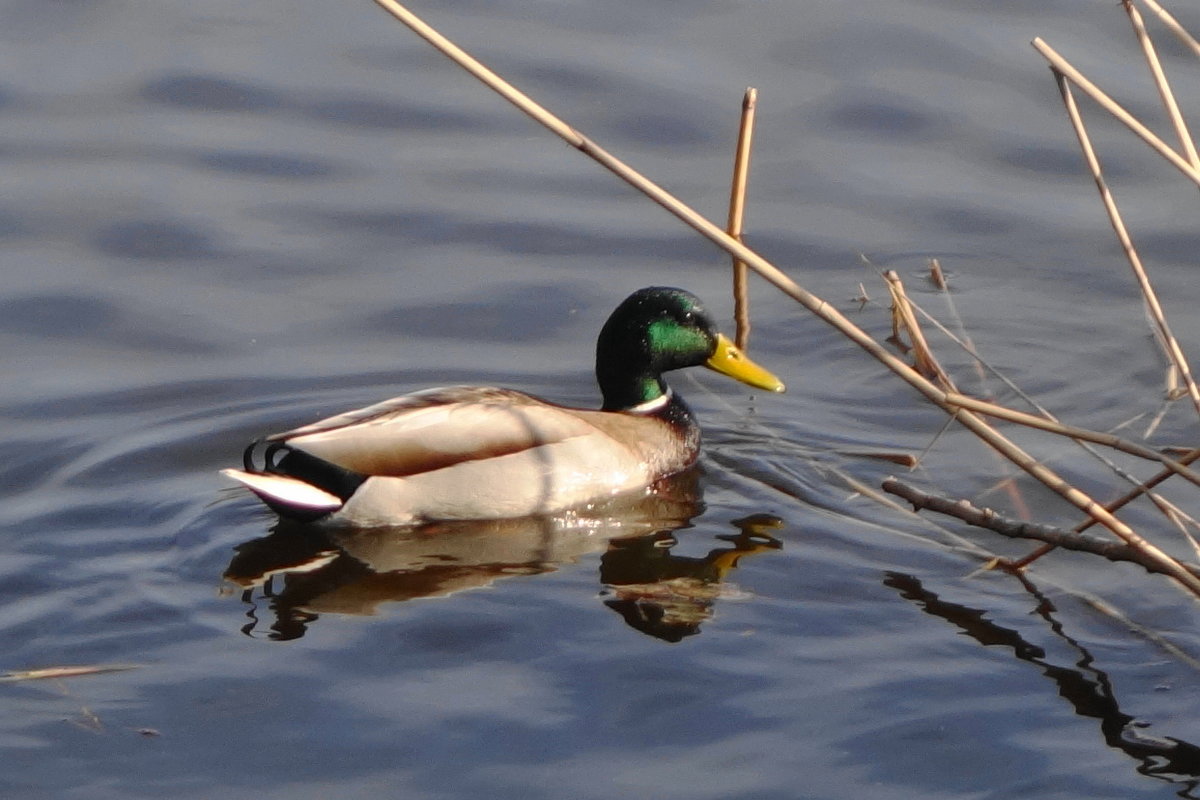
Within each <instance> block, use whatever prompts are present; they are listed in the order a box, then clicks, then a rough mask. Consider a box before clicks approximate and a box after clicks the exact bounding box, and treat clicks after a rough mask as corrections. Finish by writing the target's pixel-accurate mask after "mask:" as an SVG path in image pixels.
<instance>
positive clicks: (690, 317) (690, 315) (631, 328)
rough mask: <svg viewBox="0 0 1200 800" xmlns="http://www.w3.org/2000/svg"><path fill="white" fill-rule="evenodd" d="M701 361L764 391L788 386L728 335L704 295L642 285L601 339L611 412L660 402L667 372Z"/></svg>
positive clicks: (600, 374)
mask: <svg viewBox="0 0 1200 800" xmlns="http://www.w3.org/2000/svg"><path fill="white" fill-rule="evenodd" d="M700 365H704V366H706V367H708V368H709V369H713V370H716V371H717V372H720V373H723V374H725V375H728V376H730V377H731V378H736V379H737V380H739V381H741V382H742V383H746V384H749V385H750V386H755V387H757V388H759V389H766V390H767V391H771V392H782V391H783V389H784V386H783V383H782V382H780V380H779V379H778V378H776V377H775V376H774V375H772V374H771V373H770V372H767V371H766V370H765V369H763V368H762V367H760V366H758V365H757V364H755V363H754V362H753V361H751V360H750V359H749V358H747V357H746V356H745V355H744V354H743V353H742V351H741V350H739V349H738V348H737V347H735V346H734V345H733V343H732V342H730V341H729V339H727V338H726V337H725V336H724V335H722V334H721V333H720V332H719V331H718V330H717V325H716V323H715V322H713V319H712V317H711V316H709V314H708V312H707V311H706V310H705V309H704V305H703V304H702V303H701V302H700V299H699V298H698V297H696V296H695V295H694V294H692V293H691V292H685V291H684V290H683V289H672V288H668V287H662V286H652V287H650V288H647V289H639V290H638V291H636V292H634V293H633V294H631V295H630V296H629V297H628V298H626V299H625V302H623V303H621V305H619V306H617V309H616V311H614V312H613V313H612V316H610V317H609V318H608V322H606V323H604V328H603V329H602V330H601V331H600V338H599V339H598V340H597V341H596V379H597V380H598V381H599V383H600V391H601V393H602V394H603V395H604V408H605V410H607V411H616V410H622V409H630V408H634V407H635V406H639V405H642V404H643V403H649V402H652V401H654V400H657V399H658V398H660V397H662V396H663V395H664V394H666V391H667V386H666V384H665V383H663V380H662V374H663V373H664V372H668V371H670V370H673V369H682V368H683V367H696V366H700Z"/></svg>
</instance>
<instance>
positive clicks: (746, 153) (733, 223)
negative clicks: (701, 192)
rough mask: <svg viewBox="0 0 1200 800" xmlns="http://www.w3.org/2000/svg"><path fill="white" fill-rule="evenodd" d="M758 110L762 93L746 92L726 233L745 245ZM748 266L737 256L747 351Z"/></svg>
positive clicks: (740, 328) (738, 323)
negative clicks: (751, 154) (751, 153)
mask: <svg viewBox="0 0 1200 800" xmlns="http://www.w3.org/2000/svg"><path fill="white" fill-rule="evenodd" d="M757 106H758V90H757V89H755V88H754V87H753V86H751V87H749V88H747V89H746V94H745V96H744V97H743V98H742V119H741V124H740V125H739V126H738V139H737V149H736V150H735V151H734V155H733V183H732V186H731V187H730V190H729V223H728V224H727V225H726V226H725V231H726V232H727V233H728V234H729V235H730V236H732V237H733V238H734V239H737V240H738V241H739V242H740V241H742V224H743V222H744V220H745V216H746V185H747V183H748V182H749V180H750V152H751V146H752V144H753V142H754V116H755V110H756V108H757ZM747 274H748V270H747V269H746V262H744V261H742V260H741V259H740V258H738V257H737V256H733V320H734V325H735V328H736V329H735V331H734V341H735V342H736V343H737V346H738V347H740V348H741V349H742V350H745V349H746V348H747V346H748V345H749V344H750V293H749V290H748V288H747V286H746V284H747V281H746V278H747Z"/></svg>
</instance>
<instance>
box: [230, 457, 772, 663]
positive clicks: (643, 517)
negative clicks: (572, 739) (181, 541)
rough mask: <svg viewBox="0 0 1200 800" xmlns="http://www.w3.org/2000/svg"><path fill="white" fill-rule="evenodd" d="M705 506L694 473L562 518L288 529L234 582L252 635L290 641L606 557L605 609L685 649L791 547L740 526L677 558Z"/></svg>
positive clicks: (240, 552)
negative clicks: (727, 590) (331, 624)
mask: <svg viewBox="0 0 1200 800" xmlns="http://www.w3.org/2000/svg"><path fill="white" fill-rule="evenodd" d="M703 508H704V506H703V502H702V500H701V493H700V487H699V483H698V473H697V471H696V470H691V471H689V472H685V473H683V474H681V475H677V476H673V477H672V478H668V479H666V480H664V481H661V482H660V483H659V484H657V485H656V486H655V487H654V489H653V490H652V491H651V492H648V493H646V494H637V495H636V496H624V497H618V498H614V499H612V500H609V501H606V502H604V503H601V504H593V505H589V506H587V507H585V508H578V509H573V510H571V511H569V512H564V513H561V514H555V515H546V516H538V517H523V518H519V519H505V520H471V521H453V522H430V523H425V524H422V525H417V526H408V527H376V528H355V527H336V528H335V527H330V526H321V525H305V524H300V523H295V522H289V521H280V522H278V523H277V524H276V525H275V526H274V527H273V528H272V529H271V532H270V534H269V535H267V536H265V537H263V538H259V539H252V540H250V541H247V542H244V543H242V544H240V545H238V546H237V547H235V548H234V550H235V551H236V552H235V555H234V557H233V558H232V560H231V561H230V563H229V566H228V567H227V568H226V570H225V573H224V578H225V580H226V581H228V582H229V583H231V584H233V585H234V586H236V587H238V588H240V589H241V590H242V592H241V596H242V601H243V602H244V603H245V604H246V605H247V611H246V616H247V617H248V618H249V622H247V623H246V624H244V625H243V627H242V632H243V633H245V634H246V635H247V636H251V637H256V638H257V637H264V638H267V639H271V640H276V641H287V640H292V639H298V638H300V637H302V636H304V635H305V633H307V631H308V628H309V626H310V625H312V624H313V623H315V622H316V621H317V620H318V619H320V618H321V617H322V616H323V615H327V614H347V615H373V614H376V613H377V612H378V610H379V607H380V606H381V605H383V604H385V603H399V602H405V601H408V600H415V599H418V598H445V597H450V596H452V595H455V594H457V593H459V592H463V591H466V590H469V589H477V588H482V587H486V586H491V585H493V584H495V583H497V582H498V581H502V580H506V579H510V578H514V577H518V576H529V575H539V574H545V573H549V572H553V571H555V570H557V569H559V568H560V567H562V566H565V565H568V564H572V563H575V562H577V561H579V560H580V558H582V557H583V556H585V555H587V554H589V553H593V552H597V551H604V555H603V557H602V558H601V567H600V580H601V582H602V583H604V584H606V585H607V586H608V587H609V588H608V589H607V590H606V591H605V592H604V597H605V605H606V606H607V607H608V608H611V609H613V610H614V611H616V612H617V613H619V614H620V615H621V617H622V618H623V619H624V620H625V621H626V622H627V623H628V624H629V625H630V626H631V627H633V628H634V629H636V630H639V631H641V632H643V633H646V634H647V635H650V636H653V637H655V638H658V639H662V640H664V641H668V642H678V641H680V640H682V639H683V638H685V637H687V636H692V635H695V634H697V633H699V632H700V623H701V622H703V621H704V620H707V619H709V618H711V617H712V615H713V607H714V605H715V603H716V601H717V599H718V598H719V597H720V594H721V584H722V581H723V579H724V578H725V576H726V574H727V573H728V572H729V571H730V570H732V569H733V568H735V567H736V566H737V564H738V561H739V560H740V559H741V558H743V557H744V556H747V555H751V554H754V553H760V552H765V551H769V550H778V549H779V548H780V547H781V544H780V543H779V542H778V540H776V539H774V538H773V537H771V536H770V535H769V534H767V533H766V530H767V529H770V528H776V527H780V526H782V524H783V523H782V521H781V520H779V519H778V518H777V517H771V516H767V515H756V516H753V517H748V518H746V519H744V520H738V521H737V522H735V523H734V524H735V525H736V526H738V527H739V529H740V533H738V534H736V535H721V536H718V537H717V538H718V539H720V540H722V541H723V542H726V543H727V545H724V546H721V547H718V548H715V549H713V550H712V551H711V552H709V553H708V554H707V555H705V556H703V557H698V558H693V557H688V556H682V555H675V554H673V553H672V552H671V548H672V547H674V546H675V545H676V544H677V543H678V540H677V539H676V538H675V537H674V535H673V533H672V532H673V531H677V530H680V529H682V528H687V527H691V521H692V519H693V518H695V517H696V516H697V515H699V514H700V513H701V512H702V511H703ZM264 602H265V605H266V611H267V612H268V613H267V614H265V615H264V614H263V613H262V612H263V609H262V605H263V603H264Z"/></svg>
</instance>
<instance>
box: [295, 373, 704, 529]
mask: <svg viewBox="0 0 1200 800" xmlns="http://www.w3.org/2000/svg"><path fill="white" fill-rule="evenodd" d="M271 441H275V442H280V443H282V444H284V445H286V446H287V447H288V448H290V449H294V450H299V451H302V452H304V453H307V454H310V455H312V456H316V457H317V458H319V459H322V460H324V461H328V462H330V463H332V464H336V465H337V466H339V467H341V468H342V469H345V470H349V471H351V472H353V473H356V474H358V475H362V476H365V477H366V479H365V481H363V483H362V484H361V486H359V487H358V489H357V490H356V491H355V492H354V493H353V495H352V496H350V497H349V498H348V499H347V500H346V502H345V504H344V506H343V507H342V509H341V510H340V511H339V512H338V513H337V516H338V517H342V518H345V519H348V520H352V521H354V522H358V523H365V522H371V521H383V520H387V521H393V522H394V521H397V520H405V519H412V520H422V519H475V518H484V517H515V516H524V515H527V514H534V513H545V512H551V511H556V510H560V509H563V508H568V507H570V506H573V505H578V504H580V503H584V502H587V501H589V500H593V499H597V498H599V497H604V496H608V495H611V494H614V493H617V492H621V491H625V490H628V489H633V488H636V487H639V486H645V485H646V484H648V483H652V482H653V481H656V480H658V479H659V478H661V477H664V476H666V475H669V474H672V473H674V472H678V471H679V470H681V469H684V468H685V467H687V466H688V465H689V464H690V463H691V462H692V461H693V460H694V459H695V454H696V445H697V444H698V443H697V442H693V441H690V439H689V437H686V436H684V437H680V436H679V434H678V432H677V431H675V429H674V428H673V427H672V426H671V425H670V424H668V423H667V422H665V421H663V420H661V419H659V418H657V417H655V416H649V415H640V414H626V413H611V412H600V411H586V410H580V409H572V408H566V407H563V406H558V405H554V404H551V403H547V402H545V401H542V400H539V399H538V398H535V397H532V396H530V395H527V394H523V393H521V392H515V391H511V390H506V389H496V388H491V387H463V386H459V387H451V388H446V389H433V390H429V391H425V392H419V393H416V394H413V395H408V396H405V397H401V398H397V399H395V400H389V401H386V402H384V403H380V404H377V405H374V406H370V407H368V408H364V409H361V410H359V411H353V412H349V413H347V414H342V415H339V416H336V417H331V418H329V419H326V420H322V421H320V422H317V423H314V424H312V425H307V426H305V427H303V428H297V429H295V430H292V431H288V432H286V433H282V434H278V435H276V436H273V437H271ZM286 465H287V462H286V460H285V461H283V462H281V466H283V467H284V468H285V469H286Z"/></svg>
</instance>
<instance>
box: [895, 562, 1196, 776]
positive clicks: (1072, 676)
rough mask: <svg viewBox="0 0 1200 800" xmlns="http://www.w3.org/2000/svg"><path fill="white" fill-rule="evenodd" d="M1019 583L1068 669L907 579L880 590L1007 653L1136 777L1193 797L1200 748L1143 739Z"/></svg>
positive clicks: (1045, 609) (1048, 606)
mask: <svg viewBox="0 0 1200 800" xmlns="http://www.w3.org/2000/svg"><path fill="white" fill-rule="evenodd" d="M1022 582H1023V583H1024V584H1025V588H1026V589H1027V590H1028V591H1029V592H1030V594H1032V595H1033V596H1034V598H1035V599H1036V600H1037V603H1038V605H1037V608H1036V609H1035V611H1034V613H1035V614H1036V615H1037V616H1039V617H1041V618H1042V619H1043V620H1044V621H1045V622H1046V623H1047V625H1048V626H1049V628H1050V630H1051V632H1052V633H1053V634H1054V636H1055V637H1057V638H1058V639H1060V640H1061V641H1063V642H1065V643H1066V644H1067V646H1068V647H1070V649H1072V650H1074V651H1075V652H1076V653H1078V654H1079V659H1078V660H1077V661H1076V662H1075V664H1074V665H1073V666H1061V665H1058V664H1053V663H1051V662H1050V661H1049V660H1047V658H1046V651H1045V650H1044V649H1042V648H1041V647H1038V646H1037V645H1035V644H1032V643H1030V642H1028V641H1026V640H1025V639H1024V637H1022V636H1021V634H1020V632H1018V631H1016V630H1014V629H1012V628H1006V627H1004V626H1002V625H997V624H996V623H995V622H992V621H990V620H988V619H987V618H986V613H987V612H986V611H984V610H982V609H976V608H970V607H968V606H964V605H959V604H958V603H951V602H948V601H946V600H943V599H941V598H940V597H939V596H938V595H937V594H935V593H933V592H931V591H929V590H928V589H926V588H925V587H924V586H923V585H922V584H921V582H920V581H919V580H918V579H916V578H914V577H912V576H911V575H905V574H903V573H899V572H888V573H887V574H886V577H885V578H884V581H883V584H884V585H885V586H888V587H890V588H892V589H895V590H897V591H898V592H899V593H900V596H901V597H902V598H904V599H905V600H909V601H912V602H913V603H915V604H916V605H917V606H919V607H920V609H921V610H922V611H924V612H925V613H926V614H929V615H930V616H933V617H938V618H940V619H943V620H945V621H946V622H949V623H950V624H952V625H954V626H955V627H957V628H958V629H959V630H960V631H962V633H964V634H966V635H967V636H969V637H971V638H972V639H974V640H975V641H977V642H979V643H980V644H982V645H985V646H993V647H995V646H998V647H1004V648H1007V649H1009V650H1011V651H1012V653H1013V655H1014V656H1016V657H1017V658H1018V659H1019V660H1021V661H1026V662H1028V663H1030V664H1034V665H1036V666H1038V667H1039V668H1041V670H1042V674H1043V675H1045V676H1046V677H1047V678H1049V679H1050V680H1052V681H1053V682H1054V685H1055V688H1056V689H1057V691H1058V694H1059V696H1060V697H1062V698H1063V699H1064V700H1066V701H1067V702H1069V703H1070V704H1071V706H1072V708H1073V709H1074V711H1075V713H1076V714H1078V715H1079V716H1081V717H1087V718H1089V719H1094V720H1096V721H1097V722H1098V723H1099V724H1100V733H1101V735H1102V736H1103V737H1104V742H1105V744H1107V745H1108V746H1109V747H1111V748H1112V749H1114V750H1117V751H1119V752H1121V753H1124V754H1125V755H1127V756H1129V757H1130V758H1132V759H1133V760H1134V761H1135V762H1136V770H1137V772H1138V773H1140V774H1142V775H1146V776H1149V777H1151V778H1156V779H1158V780H1161V781H1165V782H1167V783H1170V784H1172V785H1173V786H1174V787H1176V788H1177V789H1178V791H1177V792H1176V794H1177V795H1178V796H1179V797H1188V798H1195V797H1197V795H1196V794H1195V790H1196V787H1197V785H1200V747H1197V746H1196V745H1194V744H1192V743H1191V742H1186V741H1184V740H1182V739H1176V738H1175V737H1173V736H1147V735H1145V734H1143V733H1142V732H1141V731H1140V730H1139V728H1140V727H1144V724H1143V723H1139V721H1138V719H1137V718H1136V717H1135V716H1133V715H1131V714H1127V713H1125V712H1124V711H1122V710H1121V706H1120V703H1119V702H1118V701H1117V697H1116V694H1115V693H1114V691H1113V686H1112V682H1111V681H1110V680H1109V677H1108V675H1107V674H1106V673H1105V672H1104V671H1103V670H1101V669H1099V668H1097V667H1095V666H1094V663H1095V658H1094V657H1093V656H1092V654H1091V653H1090V652H1089V651H1088V649H1087V648H1086V647H1084V646H1083V645H1082V644H1080V643H1079V642H1078V641H1076V640H1075V639H1073V638H1071V636H1070V635H1068V634H1067V632H1066V630H1065V629H1064V628H1063V625H1062V623H1061V622H1059V621H1058V620H1057V619H1056V618H1055V617H1054V611H1055V609H1054V605H1053V604H1052V603H1051V602H1050V600H1049V599H1048V598H1046V597H1045V596H1044V595H1042V594H1041V593H1040V592H1038V590H1037V589H1036V588H1034V587H1033V585H1032V584H1031V583H1029V582H1028V580H1025V579H1022Z"/></svg>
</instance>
